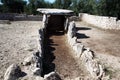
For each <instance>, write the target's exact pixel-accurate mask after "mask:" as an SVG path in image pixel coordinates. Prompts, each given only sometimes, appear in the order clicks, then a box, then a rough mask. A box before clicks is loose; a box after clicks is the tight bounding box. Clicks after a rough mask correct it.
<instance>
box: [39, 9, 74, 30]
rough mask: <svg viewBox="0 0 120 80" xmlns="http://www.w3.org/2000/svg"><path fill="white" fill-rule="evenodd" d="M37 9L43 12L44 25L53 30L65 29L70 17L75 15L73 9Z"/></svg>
mask: <svg viewBox="0 0 120 80" xmlns="http://www.w3.org/2000/svg"><path fill="white" fill-rule="evenodd" d="M37 11H39V12H40V13H42V14H43V26H45V28H46V30H48V31H52V32H57V31H58V32H59V31H64V30H65V27H67V26H66V24H68V18H69V17H70V16H72V15H73V11H71V10H63V9H41V8H40V9H37Z"/></svg>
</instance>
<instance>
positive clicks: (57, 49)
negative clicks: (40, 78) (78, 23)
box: [45, 33, 84, 80]
mask: <svg viewBox="0 0 120 80" xmlns="http://www.w3.org/2000/svg"><path fill="white" fill-rule="evenodd" d="M47 41H48V42H47V46H46V48H47V49H48V50H49V51H46V54H45V57H46V61H47V63H49V64H47V68H45V70H47V69H51V70H49V71H52V70H56V71H57V72H58V73H59V74H60V76H61V78H62V79H63V80H71V79H73V80H74V79H75V78H77V77H80V76H84V74H83V71H82V70H81V69H80V68H79V66H78V64H77V62H76V61H75V59H74V58H73V56H72V55H71V54H72V52H71V50H70V48H69V46H68V45H67V44H66V37H65V35H63V34H62V33H56V34H54V35H49V38H48V39H47ZM48 65H50V66H48ZM47 71H48V70H47Z"/></svg>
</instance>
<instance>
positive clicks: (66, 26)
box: [64, 18, 69, 33]
mask: <svg viewBox="0 0 120 80" xmlns="http://www.w3.org/2000/svg"><path fill="white" fill-rule="evenodd" d="M64 26H65V32H66V33H67V31H68V26H69V20H68V18H67V19H66V21H65V24H64Z"/></svg>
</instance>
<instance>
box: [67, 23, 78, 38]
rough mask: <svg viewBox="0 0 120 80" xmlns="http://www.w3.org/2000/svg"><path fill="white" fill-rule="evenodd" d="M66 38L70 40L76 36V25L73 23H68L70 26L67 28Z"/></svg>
mask: <svg viewBox="0 0 120 80" xmlns="http://www.w3.org/2000/svg"><path fill="white" fill-rule="evenodd" d="M68 36H70V37H71V38H73V37H75V36H76V25H75V22H74V21H72V22H70V25H69V27H68Z"/></svg>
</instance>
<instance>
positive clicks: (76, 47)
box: [73, 43, 84, 58]
mask: <svg viewBox="0 0 120 80" xmlns="http://www.w3.org/2000/svg"><path fill="white" fill-rule="evenodd" d="M83 49H84V46H83V45H82V44H80V43H76V44H75V45H74V46H73V50H74V51H75V52H76V56H77V57H78V58H79V57H81V55H82V53H83Z"/></svg>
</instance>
